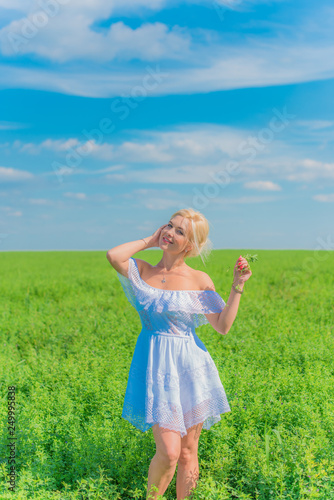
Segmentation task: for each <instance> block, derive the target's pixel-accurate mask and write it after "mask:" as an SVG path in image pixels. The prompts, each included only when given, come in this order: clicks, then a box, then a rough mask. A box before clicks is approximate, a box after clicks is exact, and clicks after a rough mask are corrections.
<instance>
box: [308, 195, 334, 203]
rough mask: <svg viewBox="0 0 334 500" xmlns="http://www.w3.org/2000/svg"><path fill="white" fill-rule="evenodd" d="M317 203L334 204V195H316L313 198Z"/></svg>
mask: <svg viewBox="0 0 334 500" xmlns="http://www.w3.org/2000/svg"><path fill="white" fill-rule="evenodd" d="M312 198H313V199H314V200H316V201H321V202H324V203H333V202H334V193H331V194H316V195H315V196H313V197H312Z"/></svg>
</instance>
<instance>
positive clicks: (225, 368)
mask: <svg viewBox="0 0 334 500" xmlns="http://www.w3.org/2000/svg"><path fill="white" fill-rule="evenodd" d="M248 252H249V253H252V254H258V258H259V260H258V261H257V262H255V263H253V264H251V268H252V272H253V275H252V277H251V278H250V280H249V281H248V282H247V283H246V284H245V293H244V294H243V295H242V297H241V300H240V308H239V312H238V315H237V317H236V320H235V322H234V324H233V326H232V328H231V330H230V331H229V333H228V335H226V336H222V335H220V334H219V333H217V332H216V331H215V330H214V329H213V328H212V327H211V325H204V326H201V327H200V328H198V329H197V334H198V335H199V337H200V338H201V340H202V341H203V342H204V344H205V346H206V347H207V349H208V351H209V352H210V354H211V356H212V358H213V360H214V361H215V364H216V366H217V368H218V370H219V373H220V378H221V381H222V383H223V385H224V388H225V391H226V394H227V398H228V400H229V403H230V406H231V409H232V411H231V412H230V413H228V414H226V415H222V416H221V421H220V422H218V423H217V424H215V425H214V426H213V427H211V429H210V430H208V431H207V430H202V434H201V437H200V444H199V465H200V479H199V482H198V486H197V488H196V490H195V493H194V495H193V498H194V499H195V500H196V499H203V500H204V499H205V500H207V499H217V500H218V499H219V500H221V499H223V500H224V499H237V498H238V499H261V500H272V499H307V500H308V499H323V500H330V499H334V362H333V359H334V332H333V317H334V314H333V312H334V311H333V304H334V300H333V298H334V293H333V276H334V253H333V252H330V251H322V252H313V251H303V250H291V251H290V250H283V251H272V250H251V251H249V250H247V249H246V250H224V251H223V250H214V251H213V252H212V253H211V256H210V259H209V262H208V263H207V267H204V266H203V264H202V262H201V260H200V259H199V258H196V259H189V260H187V261H186V262H187V263H188V264H189V265H190V266H192V267H194V268H196V269H201V270H204V271H206V272H207V273H208V274H209V275H210V276H211V278H212V280H213V282H214V283H215V286H216V291H217V292H218V293H219V294H220V295H221V296H222V298H223V299H224V300H225V301H227V299H228V296H229V292H230V286H231V283H232V269H233V266H234V264H235V261H236V259H237V258H238V257H239V255H240V254H243V255H246V253H248ZM161 255H162V254H161V251H159V250H147V251H145V252H139V253H138V254H135V257H139V258H143V259H145V260H147V261H149V262H151V263H156V262H158V261H159V260H160V258H161ZM0 269H1V284H0V288H1V303H0V311H1V326H0V328H1V336H0V344H1V349H0V366H1V378H0V380H1V398H2V399H1V401H2V404H1V424H2V425H1V465H0V474H1V484H0V498H1V499H13V498H15V499H26V498H27V499H28V498H29V499H30V498H33V499H38V500H47V499H52V500H55V499H61V500H67V499H77V500H79V499H80V500H83V499H94V500H95V499H106V500H107V499H122V500H123V499H124V500H127V499H145V495H146V485H147V474H148V468H149V464H150V461H151V458H152V457H153V455H154V453H155V443H154V438H153V434H152V431H151V430H149V431H148V432H147V433H142V432H141V431H139V430H137V429H136V428H135V427H133V426H132V425H131V424H130V423H129V422H127V421H126V420H124V419H122V418H121V413H122V406H123V399H124V394H125V389H126V384H127V377H128V372H129V368H130V363H131V359H132V354H133V351H134V347H135V344H136V340H137V337H138V335H139V332H140V329H141V325H140V320H139V316H138V314H137V312H136V311H135V309H134V308H133V307H132V306H131V305H130V304H129V302H128V301H127V299H126V297H125V295H124V292H123V290H122V287H121V284H120V282H119V280H118V278H117V275H116V271H115V270H114V269H113V268H112V267H111V266H110V264H109V263H108V261H107V259H106V255H105V252H102V251H96V252H2V253H0ZM8 386H15V388H16V390H15V402H16V410H15V437H16V438H17V439H16V457H15V460H16V474H17V475H16V489H15V492H14V493H13V492H9V491H8V489H7V488H8V483H7V479H8V478H7V474H8V472H9V469H8V463H7V457H8V456H9V448H8V446H7V445H8V443H9V439H8V436H9V434H8V432H9V431H8V428H7V427H8V424H7V422H8V411H7V410H8V408H7V393H8ZM175 479H176V474H175V476H174V479H173V480H172V482H171V484H170V485H169V487H168V489H167V491H166V493H165V495H164V498H165V499H168V500H172V499H175V498H176V493H175ZM161 498H162V497H161Z"/></svg>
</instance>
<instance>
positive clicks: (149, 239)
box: [145, 224, 167, 248]
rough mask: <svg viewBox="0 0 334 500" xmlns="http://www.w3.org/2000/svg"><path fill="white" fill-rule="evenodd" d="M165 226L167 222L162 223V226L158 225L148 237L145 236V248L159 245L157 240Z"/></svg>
mask: <svg viewBox="0 0 334 500" xmlns="http://www.w3.org/2000/svg"><path fill="white" fill-rule="evenodd" d="M166 226H167V224H164V225H163V226H160V227H159V229H157V230H156V231H155V232H154V233H153V234H152V236H149V237H146V238H145V240H146V241H147V247H146V248H152V247H158V246H159V240H160V235H161V231H162V230H163V228H164V227H166Z"/></svg>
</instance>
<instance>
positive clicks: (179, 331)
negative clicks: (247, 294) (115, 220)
mask: <svg viewBox="0 0 334 500" xmlns="http://www.w3.org/2000/svg"><path fill="white" fill-rule="evenodd" d="M208 234H209V223H208V221H207V219H206V218H205V217H204V215H203V214H201V213H200V212H197V211H195V210H193V209H191V208H190V209H182V210H178V211H177V212H175V213H174V214H173V215H172V216H171V218H170V220H169V221H168V222H167V223H166V224H164V225H163V226H161V227H160V228H159V229H157V231H155V233H154V234H153V235H152V236H149V237H146V238H142V239H140V240H137V241H131V242H129V243H124V244H122V245H119V246H117V247H115V248H112V249H111V250H109V251H108V252H107V258H108V260H109V262H110V264H111V265H112V266H113V268H114V269H115V270H116V271H117V276H118V278H119V279H120V282H121V285H122V287H123V290H124V292H125V294H126V297H127V298H128V300H129V302H130V303H131V304H132V305H133V307H134V308H135V309H136V310H137V311H138V313H139V316H140V320H141V323H142V330H141V332H140V334H139V336H138V339H137V343H136V346H135V350H134V354H133V358H132V362H131V367H130V371H129V377H128V382H127V388H126V393H125V399H124V406H123V412H122V417H123V418H125V419H126V420H128V421H129V422H130V423H131V424H132V425H134V426H135V427H136V428H138V429H140V430H141V431H143V432H145V431H147V430H148V429H150V428H152V432H153V435H154V439H155V444H156V453H155V455H154V457H153V458H152V461H151V464H150V467H149V471H148V485H147V497H146V498H147V499H149V498H150V499H156V498H157V496H158V495H163V493H164V492H165V491H166V489H167V487H168V485H169V483H170V482H171V480H172V478H173V476H174V473H175V470H176V464H177V465H178V467H177V477H176V493H177V500H181V499H184V498H185V497H186V496H189V494H190V493H191V490H193V489H194V488H195V487H196V484H197V480H198V477H199V468H198V456H197V451H198V441H199V437H200V433H201V430H202V428H204V429H209V428H210V427H211V426H212V425H213V424H214V423H216V422H218V421H219V420H220V414H222V413H225V412H229V411H231V410H230V407H229V404H228V401H227V399H226V394H225V391H224V388H223V385H222V383H221V381H220V378H219V373H218V370H217V368H216V366H215V364H214V361H213V360H212V358H211V356H210V354H209V352H208V351H207V349H206V348H205V345H204V344H203V342H202V341H201V340H200V339H199V337H198V336H197V335H196V332H195V328H196V327H198V326H200V325H203V324H206V323H210V324H211V325H212V326H213V328H214V329H215V330H216V331H217V332H218V333H220V334H222V335H225V334H227V333H228V331H229V330H230V328H231V326H232V324H233V322H234V319H235V317H236V315H237V311H238V307H239V302H240V297H241V294H242V292H243V286H244V283H245V281H246V280H248V279H249V278H250V276H251V274H252V273H251V271H250V269H249V266H248V263H247V261H246V259H244V258H242V257H241V256H240V257H239V259H238V260H237V262H236V264H235V266H234V271H233V275H234V280H233V284H232V288H231V292H230V295H229V298H228V301H227V303H226V304H225V302H224V300H223V299H222V298H221V297H220V295H218V293H217V292H216V291H215V287H214V284H213V282H212V280H211V278H210V276H208V274H206V273H205V272H202V271H198V270H195V269H192V268H191V267H190V266H188V265H187V264H186V263H185V258H186V257H194V256H198V255H200V256H201V258H202V260H203V257H202V255H203V254H205V253H207V252H208V247H209V243H210V240H209V239H208ZM153 247H159V248H160V249H161V250H162V252H163V254H162V257H161V260H160V261H159V262H158V263H157V264H156V265H155V266H154V265H151V264H149V263H148V262H146V261H145V260H142V259H138V258H136V259H134V258H133V257H132V255H134V254H135V253H137V252H139V251H141V250H144V249H145V248H153ZM203 262H204V260H203ZM152 485H154V486H155V487H156V488H153V487H152ZM153 490H155V491H154V492H153ZM156 490H158V491H156Z"/></svg>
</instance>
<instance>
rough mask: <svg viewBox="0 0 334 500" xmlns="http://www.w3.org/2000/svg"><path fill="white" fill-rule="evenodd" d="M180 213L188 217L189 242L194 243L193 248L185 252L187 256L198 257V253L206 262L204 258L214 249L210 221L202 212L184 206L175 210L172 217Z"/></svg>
mask: <svg viewBox="0 0 334 500" xmlns="http://www.w3.org/2000/svg"><path fill="white" fill-rule="evenodd" d="M177 215H180V216H181V217H184V218H185V219H188V221H189V222H188V230H187V236H188V242H189V243H191V244H192V245H193V248H192V249H191V250H190V251H189V252H187V253H186V254H185V258H186V257H197V256H198V255H199V256H200V257H201V259H202V262H203V264H204V265H205V262H204V260H203V257H204V258H207V257H208V256H209V254H210V252H211V250H212V243H211V240H210V239H209V237H208V235H209V230H210V227H209V222H208V220H207V219H206V218H205V217H204V215H203V214H201V212H197V211H196V210H194V209H193V208H183V209H181V210H178V211H177V212H175V213H174V214H173V215H172V216H171V219H173V218H174V217H176V216H177Z"/></svg>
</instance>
